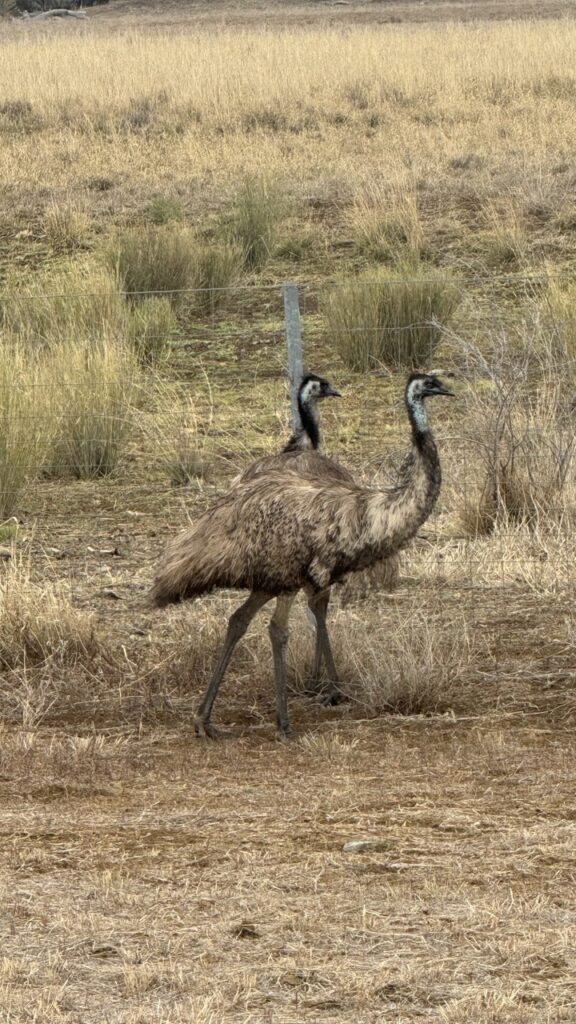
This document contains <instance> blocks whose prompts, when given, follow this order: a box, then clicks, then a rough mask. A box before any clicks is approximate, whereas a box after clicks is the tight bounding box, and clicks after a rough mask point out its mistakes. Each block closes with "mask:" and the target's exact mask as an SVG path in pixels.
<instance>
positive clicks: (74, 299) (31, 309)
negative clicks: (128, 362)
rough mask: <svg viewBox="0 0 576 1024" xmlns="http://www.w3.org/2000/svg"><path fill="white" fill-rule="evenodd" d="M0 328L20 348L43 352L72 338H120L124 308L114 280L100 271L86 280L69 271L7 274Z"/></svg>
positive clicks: (74, 270)
mask: <svg viewBox="0 0 576 1024" xmlns="http://www.w3.org/2000/svg"><path fill="white" fill-rule="evenodd" d="M0 325H1V326H2V327H3V328H4V332H5V334H7V335H12V336H17V338H18V340H19V342H20V343H21V344H23V345H26V346H32V347H44V346H49V345H52V344H60V343H65V342H67V341H70V342H73V341H74V340H75V339H76V338H83V339H84V340H88V339H90V338H92V339H97V338H100V337H101V336H102V335H106V336H107V337H118V338H120V337H123V336H124V335H125V333H126V326H127V310H126V304H125V302H124V301H123V299H122V296H121V294H120V292H119V288H118V282H117V280H116V278H115V277H114V276H113V275H112V274H110V273H108V272H106V271H103V270H91V271H90V274H89V276H88V275H87V274H86V273H84V272H82V271H81V270H79V269H77V268H75V267H69V268H65V269H64V270H60V271H57V272H49V273H46V274H38V275H37V276H36V277H35V278H33V279H32V280H30V279H29V277H28V276H27V277H26V279H22V277H21V276H20V275H17V274H13V275H11V276H9V277H8V280H7V281H6V282H5V284H4V287H3V290H2V293H1V294H0Z"/></svg>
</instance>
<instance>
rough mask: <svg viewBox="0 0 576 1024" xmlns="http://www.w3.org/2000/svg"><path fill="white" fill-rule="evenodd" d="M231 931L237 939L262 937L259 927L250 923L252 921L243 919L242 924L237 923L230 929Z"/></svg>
mask: <svg viewBox="0 0 576 1024" xmlns="http://www.w3.org/2000/svg"><path fill="white" fill-rule="evenodd" d="M230 931H231V932H232V935H234V936H235V937H236V938H237V939H259V938H260V932H259V931H258V929H257V928H255V927H254V925H253V924H250V921H241V922H240V924H235V925H234V927H233V928H231V929H230Z"/></svg>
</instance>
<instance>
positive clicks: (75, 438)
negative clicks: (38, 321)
mask: <svg viewBox="0 0 576 1024" xmlns="http://www.w3.org/2000/svg"><path fill="white" fill-rule="evenodd" d="M46 376H47V379H51V382H52V387H53V389H54V394H55V395H56V396H57V399H58V400H59V402H60V406H59V428H58V437H57V439H56V441H55V444H54V447H53V451H52V455H51V458H50V461H49V463H48V465H47V471H48V472H49V473H50V474H51V475H54V476H66V475H72V476H74V477H77V478H78V479H81V480H87V479H91V478H94V477H102V476H109V475H110V474H111V473H114V472H115V470H116V469H117V466H118V461H119V459H120V457H121V455H122V453H123V451H124V447H125V444H126V441H127V438H128V435H129V430H130V425H131V411H132V399H133V395H134V389H135V385H136V383H137V380H138V367H137V364H136V358H135V356H134V354H133V353H132V352H131V351H130V350H129V349H128V347H127V346H126V345H124V344H122V343H121V342H117V341H112V340H106V339H102V340H101V341H100V342H99V343H97V344H94V343H90V342H78V343H77V344H75V345H70V344H67V345H61V346H60V347H59V348H57V349H55V350H54V351H53V352H52V353H51V354H50V355H49V357H48V361H47V364H46Z"/></svg>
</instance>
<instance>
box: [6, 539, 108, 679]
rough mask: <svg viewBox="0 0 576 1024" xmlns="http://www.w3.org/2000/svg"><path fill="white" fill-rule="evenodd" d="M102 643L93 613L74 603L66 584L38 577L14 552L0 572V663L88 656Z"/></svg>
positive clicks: (65, 661)
mask: <svg viewBox="0 0 576 1024" xmlns="http://www.w3.org/2000/svg"><path fill="white" fill-rule="evenodd" d="M97 646H98V645H97V640H96V635H95V628H94V617H93V615H92V614H91V613H88V612H85V611H82V610H80V609H77V608H74V606H73V605H72V603H71V602H70V597H69V594H68V592H67V588H66V586H65V584H63V583H61V584H58V585H55V584H53V583H37V582H35V581H34V580H33V578H32V574H31V568H30V563H29V561H28V559H27V558H25V557H24V558H23V557H20V556H18V557H13V558H12V560H11V561H10V564H9V565H8V566H7V567H6V568H5V569H4V570H3V572H2V576H1V577H0V666H1V667H2V668H3V669H15V668H21V667H24V666H26V665H29V664H38V663H41V662H48V661H49V662H51V663H52V664H59V665H63V664H67V665H70V664H74V663H77V662H78V661H84V662H85V661H86V660H89V659H90V658H92V657H93V656H94V654H95V653H96V649H97Z"/></svg>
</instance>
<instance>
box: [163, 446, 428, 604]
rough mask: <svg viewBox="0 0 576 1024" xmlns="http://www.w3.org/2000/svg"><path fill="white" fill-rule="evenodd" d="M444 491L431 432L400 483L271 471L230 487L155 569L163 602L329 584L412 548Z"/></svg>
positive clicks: (179, 538) (270, 592) (174, 543)
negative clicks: (223, 591)
mask: <svg viewBox="0 0 576 1024" xmlns="http://www.w3.org/2000/svg"><path fill="white" fill-rule="evenodd" d="M439 489H440V468H439V464H438V459H437V453H436V446H435V444H434V442H433V440H432V438H431V436H429V439H428V443H426V444H423V445H422V447H421V449H419V451H418V456H417V457H416V458H415V459H414V463H413V468H412V473H411V474H410V477H409V480H407V481H404V482H403V484H402V486H399V487H398V488H397V489H395V490H392V491H390V490H388V491H384V490H379V489H374V490H371V489H367V488H362V487H359V486H358V485H357V484H354V483H348V482H346V481H340V480H332V481H330V482H327V481H325V480H324V479H322V477H321V475H319V476H318V477H314V476H311V475H310V476H308V475H305V476H301V475H300V474H297V473H286V472H284V471H283V470H278V469H273V470H271V471H270V472H268V473H267V474H266V475H262V476H259V477H257V478H256V479H254V480H248V481H247V482H246V483H243V484H240V485H238V486H237V487H236V488H234V490H232V491H230V492H228V494H226V495H224V496H223V497H222V498H221V499H220V500H219V501H218V502H216V503H215V504H214V505H213V506H212V507H211V508H210V509H208V510H207V511H206V512H205V513H204V514H203V515H201V516H200V517H199V518H198V519H197V520H196V522H195V523H193V524H192V526H190V527H189V528H188V529H187V530H185V531H184V533H182V534H181V535H180V536H179V537H177V538H175V540H173V541H172V543H171V544H170V545H169V547H168V549H167V551H166V553H165V556H164V558H163V560H162V563H161V565H160V568H159V571H158V575H157V577H156V581H155V585H154V590H153V599H154V601H155V603H156V604H158V605H166V604H170V603H171V602H177V601H182V600H186V599H190V598H194V597H196V596H198V595H199V594H203V593H207V592H209V591H211V590H214V589H215V588H234V589H237V588H241V589H249V590H261V591H264V592H266V593H269V594H272V595H274V594H280V593H293V592H294V591H296V590H299V589H301V588H302V587H312V588H313V589H314V590H322V589H324V588H326V587H328V586H330V585H331V584H332V583H335V582H337V581H338V580H340V579H341V578H342V577H344V576H345V575H346V574H347V573H350V572H358V571H360V570H364V569H366V568H368V566H370V565H372V564H373V563H374V562H376V561H379V560H381V559H384V558H389V557H390V556H391V555H393V554H394V553H395V552H397V551H399V550H400V549H401V548H402V547H404V546H405V545H406V544H407V543H408V541H409V540H410V539H411V537H413V536H414V533H416V531H417V530H418V529H419V527H420V525H421V524H422V523H423V522H424V521H425V519H426V518H427V517H428V515H429V513H430V511H431V509H432V507H433V505H434V502H435V501H436V497H437V495H438V491H439Z"/></svg>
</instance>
